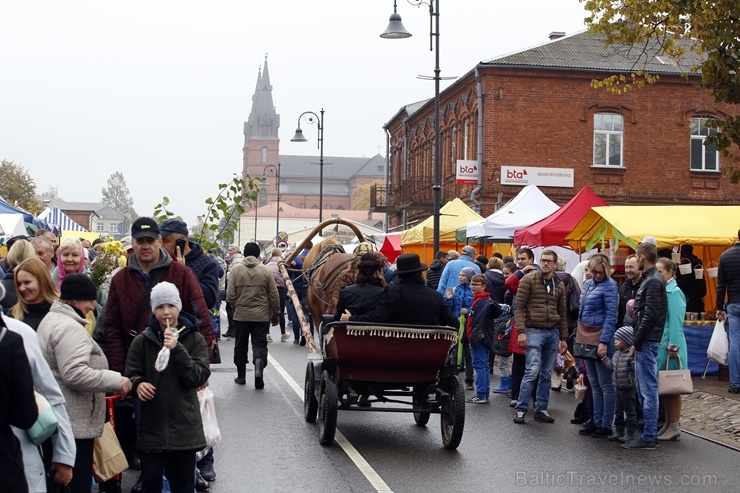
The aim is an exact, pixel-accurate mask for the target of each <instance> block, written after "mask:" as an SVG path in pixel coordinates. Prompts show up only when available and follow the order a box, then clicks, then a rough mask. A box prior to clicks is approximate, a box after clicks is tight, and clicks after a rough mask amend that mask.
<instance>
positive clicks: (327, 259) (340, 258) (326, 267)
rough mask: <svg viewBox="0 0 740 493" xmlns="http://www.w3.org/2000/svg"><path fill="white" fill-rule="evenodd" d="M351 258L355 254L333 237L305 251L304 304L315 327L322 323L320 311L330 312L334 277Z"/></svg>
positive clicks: (337, 287) (334, 287) (323, 312)
mask: <svg viewBox="0 0 740 493" xmlns="http://www.w3.org/2000/svg"><path fill="white" fill-rule="evenodd" d="M353 258H354V255H353V254H351V253H345V252H344V249H343V248H342V246H341V245H340V244H339V242H337V241H336V240H335V239H333V238H327V239H325V240H323V241H321V242H320V243H318V244H317V245H314V246H313V248H311V250H310V251H309V252H308V255H306V259H305V260H304V261H303V271H304V276H305V278H306V284H307V291H306V305H307V306H308V311H309V312H310V313H311V317H312V318H313V320H314V324H315V325H316V327H319V326H320V325H321V321H322V319H323V315H325V314H328V313H329V312H330V306H331V305H332V304H333V305H336V299H337V297H338V296H339V293H338V291H339V287H340V286H337V282H336V281H337V278H338V277H339V275H340V274H341V273H342V272H343V271H344V270H345V269H347V268H348V267H349V266H350V263H351V262H352V259H353ZM332 299H333V300H334V301H333V303H332ZM331 314H332V315H334V313H331Z"/></svg>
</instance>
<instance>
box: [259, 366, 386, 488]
mask: <svg viewBox="0 0 740 493" xmlns="http://www.w3.org/2000/svg"><path fill="white" fill-rule="evenodd" d="M267 359H268V360H269V361H270V363H272V365H273V366H274V367H275V369H276V370H277V371H278V373H280V375H282V377H283V379H284V380H285V381H286V382H288V385H290V387H291V388H292V389H293V390H294V391H295V393H296V394H298V397H300V399H301V402H302V401H303V388H301V387H300V386H299V385H298V383H296V381H295V380H293V377H291V376H290V374H288V372H287V371H285V368H283V367H282V366H281V365H280V363H278V362H277V360H276V359H275V358H273V357H272V355H271V354H268V355H267ZM334 440H335V441H336V442H337V443H338V444H339V446H340V447H342V450H344V453H345V454H347V457H349V459H350V460H351V461H352V462H354V463H355V466H357V469H359V470H360V472H361V473H362V474H363V476H365V478H366V479H367V480H368V481H369V482H370V484H371V485H372V486H373V488H375V491H377V492H379V493H393V490H392V489H391V488H390V486H388V485H387V484H386V483H385V481H383V479H382V478H381V477H380V475H379V474H378V473H377V472H376V471H375V469H373V468H372V466H371V465H370V464H369V463H368V462H367V461H366V460H365V458H364V457H363V456H362V455H361V454H360V452H358V451H357V449H356V448H355V447H354V445H352V444H351V443H350V442H349V440H347V438H346V437H345V436H344V435H343V434H342V432H341V431H339V429H337V432H336V435H335V437H334Z"/></svg>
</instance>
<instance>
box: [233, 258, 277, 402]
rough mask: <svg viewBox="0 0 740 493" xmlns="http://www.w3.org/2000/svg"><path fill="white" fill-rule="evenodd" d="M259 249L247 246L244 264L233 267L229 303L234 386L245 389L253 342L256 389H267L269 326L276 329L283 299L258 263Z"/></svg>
mask: <svg viewBox="0 0 740 493" xmlns="http://www.w3.org/2000/svg"><path fill="white" fill-rule="evenodd" d="M259 255H260V247H259V245H257V243H247V244H246V245H244V260H242V261H241V262H239V263H238V264H236V265H234V264H232V266H231V272H230V274H229V287H228V288H227V290H226V302H227V303H229V304H231V306H233V307H234V326H235V329H236V342H235V344H234V364H235V365H236V378H235V379H234V382H235V383H237V384H239V385H245V384H246V383H247V381H246V372H247V352H248V350H249V339H250V337H251V339H252V361H253V362H254V387H255V388H257V389H262V388H264V387H265V381H264V379H263V370H264V369H265V367H266V366H267V334H268V333H269V332H270V324H272V325H277V323H278V321H279V320H278V316H279V314H280V296H279V295H278V291H277V286H276V285H275V278H274V277H273V276H272V271H271V270H270V268H269V267H267V266H265V265H262V263H261V262H260V261H259Z"/></svg>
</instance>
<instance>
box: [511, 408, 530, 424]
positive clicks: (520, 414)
mask: <svg viewBox="0 0 740 493" xmlns="http://www.w3.org/2000/svg"><path fill="white" fill-rule="evenodd" d="M526 415H527V413H526V412H525V411H517V412H516V414H514V423H516V424H518V425H520V424H522V423H524V416H526Z"/></svg>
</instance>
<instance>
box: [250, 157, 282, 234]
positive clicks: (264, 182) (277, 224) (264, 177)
mask: <svg viewBox="0 0 740 493" xmlns="http://www.w3.org/2000/svg"><path fill="white" fill-rule="evenodd" d="M270 168H272V170H273V172H274V173H275V180H276V182H277V183H276V186H277V209H276V211H275V242H276V244H277V241H278V240H277V237H278V234H279V233H280V161H278V163H277V166H275V165H274V164H268V165H267V166H265V167H264V169H263V170H262V183H260V186H261V187H266V186H268V185H269V183H267V175H266V174H265V173H266V171H267V170H268V169H270ZM255 214H256V212H255ZM256 223H257V220H256V219H255V227H254V228H255V231H257V226H256ZM255 234H256V233H255Z"/></svg>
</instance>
